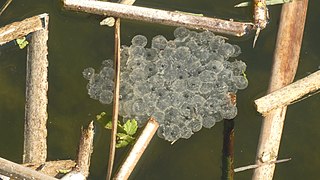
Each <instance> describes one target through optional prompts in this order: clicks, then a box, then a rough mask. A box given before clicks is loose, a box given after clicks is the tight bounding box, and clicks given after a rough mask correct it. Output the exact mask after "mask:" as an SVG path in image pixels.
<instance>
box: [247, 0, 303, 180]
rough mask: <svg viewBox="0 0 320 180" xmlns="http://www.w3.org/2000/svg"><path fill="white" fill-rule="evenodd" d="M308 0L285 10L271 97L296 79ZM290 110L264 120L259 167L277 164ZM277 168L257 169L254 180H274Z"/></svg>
mask: <svg viewBox="0 0 320 180" xmlns="http://www.w3.org/2000/svg"><path fill="white" fill-rule="evenodd" d="M307 5H308V0H299V1H293V2H291V3H286V4H284V5H283V6H282V11H281V17H280V26H279V29H278V37H277V42H276V48H275V52H274V58H273V67H272V74H271V81H270V84H269V93H270V92H273V91H275V90H277V89H280V88H282V87H284V86H286V85H288V84H290V83H291V82H292V81H293V79H294V76H295V73H296V70H297V67H298V62H299V54H300V49H301V43H302V37H303V30H304V24H305V19H306V13H307ZM286 110H287V107H286V106H284V107H280V108H277V109H274V110H272V111H270V112H269V113H268V115H267V116H266V117H265V118H264V119H263V121H262V126H261V132H260V138H259V144H258V149H257V154H256V164H258V165H259V164H262V163H264V162H270V161H275V160H276V158H277V156H278V151H279V146H280V140H281V135H282V130H283V125H284V119H285V115H286ZM274 169H275V164H270V165H265V166H261V167H258V168H257V169H255V170H254V174H253V177H252V179H254V180H271V179H272V177H273V174H274Z"/></svg>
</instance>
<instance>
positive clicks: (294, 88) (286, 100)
mask: <svg viewBox="0 0 320 180" xmlns="http://www.w3.org/2000/svg"><path fill="white" fill-rule="evenodd" d="M318 89H320V70H319V71H317V72H315V73H313V74H311V75H309V76H307V77H305V78H303V79H300V80H298V81H296V82H294V83H292V84H290V85H288V86H285V87H284V88H281V89H279V90H276V91H274V92H272V93H270V94H268V95H266V96H264V97H262V98H259V99H257V100H255V101H254V103H255V105H256V107H257V111H258V112H260V113H262V114H263V115H264V114H266V113H267V112H269V111H271V110H272V109H275V108H279V107H282V106H287V105H289V104H291V103H292V102H293V101H296V100H297V99H299V98H301V97H303V96H304V95H306V94H309V93H312V92H314V91H317V90H318Z"/></svg>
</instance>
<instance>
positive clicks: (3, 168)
mask: <svg viewBox="0 0 320 180" xmlns="http://www.w3.org/2000/svg"><path fill="white" fill-rule="evenodd" d="M0 174H2V175H5V176H8V177H10V178H12V179H26V180H44V179H45V180H57V179H56V178H53V177H51V176H48V175H45V174H42V173H40V172H37V171H34V170H32V169H30V168H27V167H24V166H22V165H20V164H16V163H14V162H11V161H8V160H6V159H3V158H0Z"/></svg>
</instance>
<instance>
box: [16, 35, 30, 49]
mask: <svg viewBox="0 0 320 180" xmlns="http://www.w3.org/2000/svg"><path fill="white" fill-rule="evenodd" d="M16 42H17V44H18V45H19V48H20V49H23V48H25V47H26V46H27V45H28V44H29V42H28V41H27V39H26V37H22V38H17V39H16Z"/></svg>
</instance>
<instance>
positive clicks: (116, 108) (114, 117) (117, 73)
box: [106, 18, 121, 180]
mask: <svg viewBox="0 0 320 180" xmlns="http://www.w3.org/2000/svg"><path fill="white" fill-rule="evenodd" d="M120 45H121V42H120V18H116V22H115V29H114V70H115V76H114V86H115V87H114V94H113V113H112V129H111V142H110V152H109V161H108V170H107V178H106V179H107V180H110V179H111V176H112V168H113V163H114V156H115V151H116V150H115V149H116V139H117V136H116V135H117V124H118V116H119V93H120Z"/></svg>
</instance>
